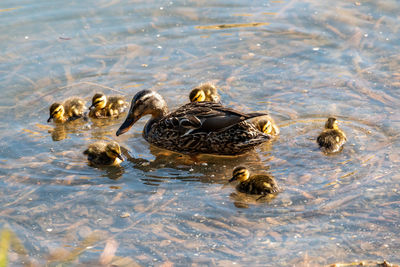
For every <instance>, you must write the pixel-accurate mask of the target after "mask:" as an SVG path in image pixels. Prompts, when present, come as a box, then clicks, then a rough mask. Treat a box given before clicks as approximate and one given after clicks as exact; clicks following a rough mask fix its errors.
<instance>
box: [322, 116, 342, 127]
mask: <svg viewBox="0 0 400 267" xmlns="http://www.w3.org/2000/svg"><path fill="white" fill-rule="evenodd" d="M338 128H339V126H338V121H337V119H336V118H333V117H330V118H328V120H327V121H326V123H325V129H334V130H337V129H338Z"/></svg>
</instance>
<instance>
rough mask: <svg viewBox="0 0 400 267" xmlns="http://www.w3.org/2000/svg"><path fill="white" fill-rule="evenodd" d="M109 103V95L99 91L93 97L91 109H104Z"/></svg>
mask: <svg viewBox="0 0 400 267" xmlns="http://www.w3.org/2000/svg"><path fill="white" fill-rule="evenodd" d="M106 104H107V97H106V96H105V94H103V93H97V94H95V95H94V96H93V98H92V105H91V106H90V107H89V109H90V110H91V109H93V108H94V109H103V108H105V106H106Z"/></svg>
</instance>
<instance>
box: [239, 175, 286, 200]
mask: <svg viewBox="0 0 400 267" xmlns="http://www.w3.org/2000/svg"><path fill="white" fill-rule="evenodd" d="M237 189H238V190H239V191H240V192H243V193H248V194H256V195H266V194H273V193H277V192H279V187H278V185H277V183H276V181H275V179H274V178H272V177H271V176H269V175H266V174H265V175H254V176H251V177H250V178H249V179H248V180H246V181H243V182H241V183H239V184H238V186H237Z"/></svg>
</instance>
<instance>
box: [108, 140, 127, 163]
mask: <svg viewBox="0 0 400 267" xmlns="http://www.w3.org/2000/svg"><path fill="white" fill-rule="evenodd" d="M106 154H107V156H108V157H109V158H111V159H116V158H119V159H120V160H122V161H123V160H124V158H123V157H122V155H121V148H120V146H119V145H118V143H117V142H111V143H108V144H107V146H106Z"/></svg>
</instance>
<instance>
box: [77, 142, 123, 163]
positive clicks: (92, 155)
mask: <svg viewBox="0 0 400 267" xmlns="http://www.w3.org/2000/svg"><path fill="white" fill-rule="evenodd" d="M83 154H85V155H88V160H89V162H90V163H91V164H93V165H114V166H115V165H119V164H120V163H121V162H122V161H124V159H123V158H122V155H121V148H120V146H119V144H118V143H117V142H110V143H106V142H103V141H97V142H95V143H93V144H90V145H89V147H88V149H86V150H85V151H84V152H83Z"/></svg>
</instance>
